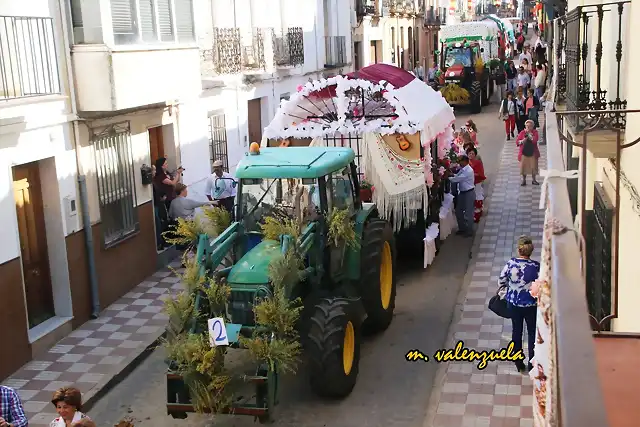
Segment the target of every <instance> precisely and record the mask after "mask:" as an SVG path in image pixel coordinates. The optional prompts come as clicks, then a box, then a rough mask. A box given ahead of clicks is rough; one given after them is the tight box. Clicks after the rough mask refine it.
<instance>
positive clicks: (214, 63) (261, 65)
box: [200, 28, 271, 77]
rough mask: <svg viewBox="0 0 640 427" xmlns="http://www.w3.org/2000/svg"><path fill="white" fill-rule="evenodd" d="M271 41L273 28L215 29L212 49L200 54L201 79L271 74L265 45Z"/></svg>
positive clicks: (204, 50) (202, 51)
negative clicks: (241, 73) (238, 74)
mask: <svg viewBox="0 0 640 427" xmlns="http://www.w3.org/2000/svg"><path fill="white" fill-rule="evenodd" d="M270 38H271V29H270V28H253V29H250V30H244V29H240V28H214V29H213V37H212V43H211V47H210V48H205V49H201V50H200V56H201V70H202V75H203V76H206V77H212V76H217V75H225V74H236V73H240V72H249V73H250V72H263V71H267V70H269V66H268V65H269V64H268V62H267V59H266V52H265V43H266V42H267V41H268V40H270Z"/></svg>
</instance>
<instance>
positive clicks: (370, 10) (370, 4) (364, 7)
mask: <svg viewBox="0 0 640 427" xmlns="http://www.w3.org/2000/svg"><path fill="white" fill-rule="evenodd" d="M376 4H377V0H357V2H356V13H357V14H358V16H375V15H379V13H378V7H377V5H376Z"/></svg>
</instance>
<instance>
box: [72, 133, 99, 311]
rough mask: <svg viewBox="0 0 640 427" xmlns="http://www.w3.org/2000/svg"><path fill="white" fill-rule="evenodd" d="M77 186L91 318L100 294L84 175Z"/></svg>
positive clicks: (97, 309)
mask: <svg viewBox="0 0 640 427" xmlns="http://www.w3.org/2000/svg"><path fill="white" fill-rule="evenodd" d="M76 127H77V125H76ZM76 153H77V152H76ZM78 187H80V206H81V209H82V225H83V226H84V240H85V242H86V245H87V262H88V264H89V283H90V284H91V318H92V319H97V318H98V317H99V316H100V295H99V293H98V272H97V271H96V257H95V253H94V251H93V233H92V231H91V217H90V215H89V202H88V199H87V180H86V177H85V176H84V175H78Z"/></svg>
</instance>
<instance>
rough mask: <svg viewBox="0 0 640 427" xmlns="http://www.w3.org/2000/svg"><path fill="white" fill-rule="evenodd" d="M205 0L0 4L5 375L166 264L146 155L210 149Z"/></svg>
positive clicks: (189, 159) (179, 156)
mask: <svg viewBox="0 0 640 427" xmlns="http://www.w3.org/2000/svg"><path fill="white" fill-rule="evenodd" d="M197 2H198V0H70V1H62V0H30V1H29V2H16V1H11V2H9V1H6V2H2V4H1V5H0V32H2V34H3V35H6V34H9V35H11V36H9V37H0V102H2V104H1V105H2V106H1V107H0V218H1V219H2V224H3V227H2V231H0V239H1V241H2V242H3V244H2V246H1V247H0V298H1V300H2V302H3V309H2V310H0V320H2V321H3V324H5V325H6V327H5V328H3V329H2V331H0V339H1V340H2V342H5V343H7V344H9V345H11V346H12V351H9V352H2V355H0V378H4V377H5V376H7V375H8V374H10V373H11V372H12V371H14V370H15V369H17V368H19V367H20V366H21V365H22V364H24V363H25V362H27V361H28V360H30V359H31V358H32V357H34V356H36V355H37V354H38V353H40V352H42V351H43V350H45V349H47V348H48V347H50V346H51V345H53V344H55V342H57V341H58V340H59V339H60V338H61V337H62V336H65V335H67V334H68V333H69V332H70V331H71V330H72V329H73V328H75V327H77V326H79V325H81V324H82V323H84V322H85V321H87V320H88V319H90V318H91V317H92V316H93V315H97V314H98V313H99V311H100V310H101V309H102V308H104V307H106V306H108V305H109V304H111V303H112V302H114V301H116V300H117V299H118V298H120V297H121V296H122V295H124V294H126V293H127V292H129V291H130V290H131V289H132V288H133V287H134V286H136V285H137V284H138V283H140V282H141V281H142V280H144V279H145V278H146V277H148V276H149V275H150V274H152V273H153V272H154V271H155V270H156V268H157V266H158V263H159V262H160V260H161V258H162V257H161V255H159V254H158V252H157V251H156V241H155V230H154V222H155V214H154V206H153V201H152V198H153V195H152V186H151V185H150V182H149V181H148V179H147V173H146V171H148V165H150V164H152V162H153V161H155V159H157V158H158V157H166V158H167V159H168V162H169V165H170V167H171V168H176V167H177V166H179V165H181V164H184V167H185V168H186V171H185V172H184V181H185V182H187V183H188V182H189V181H197V180H198V179H200V178H201V177H202V173H201V172H202V171H199V170H198V167H195V168H190V167H189V166H188V164H194V165H195V166H198V165H199V164H200V163H202V162H201V160H200V152H201V151H204V152H205V153H206V152H207V150H208V139H207V134H206V123H205V122H203V120H201V119H202V114H201V113H200V111H201V110H200V109H201V104H200V93H201V90H202V86H201V78H200V49H199V48H198V45H197V43H196V28H195V22H194V3H197ZM198 146H202V148H201V149H199V148H197V147H198ZM206 163H208V162H205V164H206Z"/></svg>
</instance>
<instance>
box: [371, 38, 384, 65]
mask: <svg viewBox="0 0 640 427" xmlns="http://www.w3.org/2000/svg"><path fill="white" fill-rule="evenodd" d="M381 45H382V43H381V42H380V40H371V45H370V46H369V63H370V64H377V63H379V62H382V46H381Z"/></svg>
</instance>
